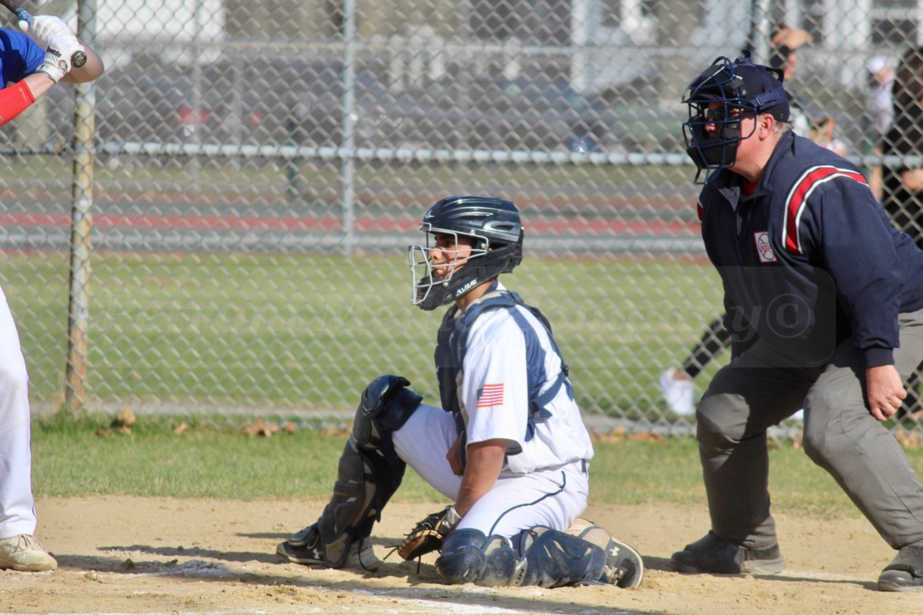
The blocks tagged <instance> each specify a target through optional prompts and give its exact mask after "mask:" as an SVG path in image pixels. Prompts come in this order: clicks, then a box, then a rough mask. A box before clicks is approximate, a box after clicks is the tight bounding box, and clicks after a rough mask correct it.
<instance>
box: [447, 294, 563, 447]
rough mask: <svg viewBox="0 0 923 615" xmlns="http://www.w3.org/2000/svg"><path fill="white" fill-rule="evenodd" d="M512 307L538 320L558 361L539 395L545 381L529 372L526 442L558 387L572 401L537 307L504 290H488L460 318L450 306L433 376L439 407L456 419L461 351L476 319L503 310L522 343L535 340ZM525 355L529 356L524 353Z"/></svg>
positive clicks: (530, 327)
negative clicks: (555, 371)
mask: <svg viewBox="0 0 923 615" xmlns="http://www.w3.org/2000/svg"><path fill="white" fill-rule="evenodd" d="M516 306H522V307H524V308H526V309H527V310H529V312H531V313H532V315H533V316H535V318H536V320H538V321H539V322H540V323H541V324H542V326H543V327H544V328H545V331H546V332H547V334H548V339H549V340H550V341H551V345H552V348H553V349H554V352H556V353H557V354H558V357H559V358H560V359H561V366H562V368H561V372H560V373H559V374H558V375H557V376H556V378H555V380H554V382H553V383H552V385H551V386H550V387H549V388H548V389H547V390H546V391H545V392H544V393H542V394H541V395H539V391H540V390H541V389H542V387H543V386H544V384H545V382H546V381H545V380H538V375H539V371H540V370H531V369H530V370H529V420H528V426H527V433H526V435H525V439H526V440H530V439H531V438H532V433H533V431H534V424H535V423H536V422H539V421H542V420H545V419H547V418H548V417H549V416H550V413H549V412H548V410H547V409H546V408H545V406H546V405H547V404H548V403H549V402H550V401H551V400H552V399H554V398H555V396H557V394H558V391H559V390H560V388H561V387H562V386H564V387H567V391H568V393H569V394H570V396H571V398H573V393H572V392H571V387H570V381H569V380H568V379H567V365H566V364H565V363H564V359H563V357H561V353H560V351H559V350H558V347H557V344H555V342H554V338H553V337H552V335H551V326H550V325H549V323H548V319H547V318H545V315H544V314H542V313H541V312H540V311H539V309H538V308H535V307H532V306H530V305H527V304H526V303H525V302H524V301H523V300H522V298H521V297H520V296H519V295H518V294H516V293H514V292H512V291H508V290H492V291H489V292H488V294H486V295H484V297H483V298H482V299H481V300H480V301H478V302H476V303H475V304H474V305H472V306H471V307H469V308H468V310H467V311H466V312H465V313H464V314H461V315H458V314H457V309H456V307H454V306H453V307H451V308H449V310H448V311H447V312H446V314H445V316H444V317H443V319H442V324H441V325H440V327H439V332H438V333H437V336H436V340H437V341H436V351H435V356H434V359H435V363H436V377H437V379H438V380H439V395H440V398H441V400H442V408H443V410H446V411H448V412H452V413H453V414H455V415H456V416H459V415H460V414H461V407H460V403H459V401H458V384H459V382H460V381H461V378H462V366H463V365H464V359H465V352H466V350H467V348H466V346H467V341H468V332H469V330H470V329H471V326H472V325H473V324H474V322H475V320H477V318H478V316H480V315H481V314H482V313H484V312H485V311H487V310H495V309H507V310H510V313H511V314H512V316H513V320H514V321H515V322H516V324H517V325H518V326H519V328H520V329H522V331H523V334H524V335H525V339H526V343H527V344H528V343H529V342H530V340H534V339H535V331H534V329H533V325H532V324H531V323H530V322H529V321H528V320H527V319H526V318H525V317H523V316H522V315H521V314H520V313H519V311H518V310H517V309H516ZM526 353H527V355H529V354H531V353H529V351H528V348H527V350H526Z"/></svg>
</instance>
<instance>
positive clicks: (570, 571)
mask: <svg viewBox="0 0 923 615" xmlns="http://www.w3.org/2000/svg"><path fill="white" fill-rule="evenodd" d="M522 551H523V553H524V554H525V558H526V570H525V575H524V577H523V580H522V584H523V585H539V586H541V587H561V586H564V585H588V584H596V583H599V581H600V579H601V578H602V577H603V576H604V574H605V570H606V552H605V551H603V549H602V548H600V547H598V546H596V545H594V544H591V543H590V542H588V541H586V540H584V539H582V538H579V537H577V536H571V535H570V534H565V533H564V532H559V531H558V530H553V529H551V528H547V527H542V526H537V527H533V528H531V529H529V530H527V531H526V532H525V533H524V536H523V543H522Z"/></svg>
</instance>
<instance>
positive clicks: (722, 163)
mask: <svg viewBox="0 0 923 615" xmlns="http://www.w3.org/2000/svg"><path fill="white" fill-rule="evenodd" d="M783 79H784V77H783V74H782V71H781V70H779V69H776V68H770V67H768V66H762V65H760V64H753V63H752V62H750V60H748V59H746V58H737V59H736V60H733V61H732V60H730V59H728V58H726V57H720V58H718V59H716V60H715V61H714V62H713V63H712V64H711V66H709V67H708V68H707V69H705V71H704V72H702V74H701V75H699V76H698V77H696V78H695V79H693V81H692V83H690V84H689V86H688V87H687V88H686V91H685V93H684V94H683V100H682V102H684V103H685V104H687V105H689V119H688V120H687V121H686V122H685V123H683V138H684V139H685V140H686V153H687V154H689V157H690V158H692V160H693V161H694V162H695V164H696V166H697V167H698V172H697V173H696V180H698V177H699V174H700V173H701V172H702V171H703V170H704V171H706V172H707V173H709V174H710V173H711V172H713V171H715V170H717V169H721V168H726V167H729V166H731V165H733V164H734V162H735V160H736V158H737V145H738V144H739V143H740V141H741V140H742V139H746V138H748V137H749V136H750V135H752V134H753V133H752V132H751V133H750V134H748V135H741V134H740V118H741V117H743V116H753V115H756V114H760V113H771V114H772V116H773V117H775V118H776V121H779V122H787V121H788V116H789V103H788V101H789V96H788V94H787V93H786V91H785V88H784V87H783V85H782V80H783ZM707 124H711V125H713V126H714V131H711V132H710V131H707V130H706V128H705V126H706V125H707ZM755 129H756V126H755V125H754V130H755Z"/></svg>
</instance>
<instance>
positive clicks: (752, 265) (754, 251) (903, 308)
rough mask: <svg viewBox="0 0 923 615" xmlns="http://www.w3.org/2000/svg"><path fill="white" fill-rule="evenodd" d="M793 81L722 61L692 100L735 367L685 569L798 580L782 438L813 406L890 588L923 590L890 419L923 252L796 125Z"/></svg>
mask: <svg viewBox="0 0 923 615" xmlns="http://www.w3.org/2000/svg"><path fill="white" fill-rule="evenodd" d="M782 80H783V76H782V74H781V72H780V71H777V70H774V69H771V68H768V67H765V66H759V65H755V64H752V63H750V62H749V61H748V60H746V59H743V58H739V59H737V60H733V61H732V60H730V59H729V58H723V57H722V58H718V59H717V60H715V62H714V63H713V64H712V65H711V66H709V67H708V68H707V69H706V70H705V71H704V72H702V74H701V75H699V76H698V77H696V79H695V80H693V81H692V83H691V84H690V85H689V87H688V88H687V90H686V93H685V95H684V97H683V102H684V103H686V104H687V105H688V106H689V120H688V121H687V122H685V123H684V125H683V132H684V136H685V139H686V146H687V152H688V154H689V155H690V157H691V158H692V159H693V160H694V161H695V163H696V165H697V167H698V170H699V173H698V174H697V176H696V178H697V180H698V177H699V175H701V174H702V173H704V174H705V181H704V186H703V188H702V191H701V194H700V197H699V203H698V206H699V211H700V216H701V220H702V237H703V239H704V242H705V247H706V250H707V252H708V256H709V258H710V259H711V261H712V263H713V264H714V265H715V267H716V268H717V269H718V272H719V274H720V275H721V278H722V282H723V285H724V293H725V294H724V302H725V307H726V309H727V313H728V316H727V317H726V323H725V324H726V325H727V327H728V330H729V331H730V332H731V333H732V335H733V345H732V355H731V361H730V363H729V364H728V365H727V366H725V367H724V368H723V369H721V370H720V371H719V372H718V373H717V374H716V375H715V377H714V379H713V380H712V382H711V384H710V385H709V387H708V390H707V391H706V392H705V395H704V396H703V397H702V400H701V402H700V403H699V406H698V409H697V411H696V419H697V425H698V432H697V437H698V441H699V453H700V457H701V462H702V469H703V474H704V479H705V489H706V492H707V496H708V506H709V511H710V514H711V525H712V527H711V531H709V532H708V534H707V535H706V536H704V537H703V538H701V539H700V540H698V541H696V542H694V543H692V544H690V545H688V546H686V548H685V549H683V550H682V551H679V552H677V553H674V554H673V557H672V561H673V564H674V566H675V567H676V569H677V570H679V571H680V572H711V573H741V572H751V573H764V574H767V573H769V574H771V573H777V572H780V571H781V570H782V569H783V567H784V562H783V559H782V556H781V553H780V551H779V545H778V541H777V538H776V532H775V524H774V521H773V518H772V515H771V514H770V510H769V491H768V486H767V483H768V474H769V462H768V455H767V446H766V430H767V428H768V427H769V426H770V425H773V424H775V423H778V422H779V421H781V420H783V419H785V418H786V417H788V416H790V415H792V414H793V413H794V412H796V411H797V410H798V409H799V408H801V407H802V406H803V407H804V416H805V428H804V448H805V451H806V452H807V454H808V455H809V456H810V457H811V459H812V460H813V461H814V462H815V463H816V464H818V465H819V466H821V467H822V468H824V469H825V470H827V471H828V472H829V473H830V474H831V475H832V476H833V477H834V478H835V479H836V481H837V482H838V483H839V484H840V486H841V487H842V488H843V490H844V491H845V492H846V493H847V494H848V495H849V497H850V498H851V499H852V501H853V502H854V503H855V504H856V506H858V507H859V509H860V510H861V511H862V513H863V514H864V515H865V516H866V517H867V518H868V520H869V521H871V523H872V525H874V526H875V529H877V530H878V532H879V533H880V534H881V536H882V537H883V538H884V539H885V540H886V541H887V542H888V544H890V545H891V546H892V547H893V548H895V549H897V550H898V553H897V556H896V557H895V558H894V560H893V561H892V562H891V563H890V564H888V566H886V567H885V569H884V570H883V571H882V573H881V575H880V576H879V578H878V588H879V589H881V590H883V591H906V590H915V589H921V588H923V487H921V485H920V482H919V480H918V478H917V476H916V475H915V473H914V471H913V469H912V468H911V466H910V464H909V463H908V461H907V458H906V456H905V455H904V453H903V451H902V450H901V448H900V446H899V445H898V443H897V441H896V440H895V439H894V437H893V436H892V435H891V434H890V433H889V432H888V430H887V429H885V428H884V427H883V426H882V424H881V423H882V422H883V421H886V420H888V419H889V418H890V417H891V416H892V415H893V414H894V413H895V411H896V410H897V409H898V408H899V407H900V406H901V402H902V400H903V399H904V397H905V396H906V392H905V390H904V388H903V385H902V380H901V377H902V376H907V375H908V374H909V373H910V372H911V371H912V370H913V368H914V367H916V366H917V365H918V364H919V363H920V361H921V359H923V251H921V250H920V248H918V247H917V246H916V245H915V244H914V242H913V241H912V240H911V239H910V238H909V237H908V236H906V235H904V234H902V233H900V232H898V231H897V230H896V229H895V228H894V227H893V226H892V225H891V223H890V222H889V221H888V219H887V217H886V215H885V213H884V211H883V210H882V208H881V206H880V204H879V203H878V202H877V201H876V199H875V197H874V196H873V195H872V193H871V191H870V190H869V187H868V184H867V181H866V179H865V177H863V175H862V174H861V173H860V172H859V171H858V170H857V169H856V167H855V166H854V165H852V164H851V163H850V162H848V161H847V160H845V159H843V158H841V157H839V156H837V155H836V154H834V153H832V152H830V151H829V150H827V149H825V148H822V147H820V146H817V145H815V144H814V143H812V142H811V141H809V140H808V139H805V138H802V137H799V136H797V135H795V134H794V133H793V132H792V131H791V128H790V125H789V123H788V122H789V97H788V95H787V94H786V92H785V90H784V87H783V84H782Z"/></svg>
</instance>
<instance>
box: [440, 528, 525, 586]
mask: <svg viewBox="0 0 923 615" xmlns="http://www.w3.org/2000/svg"><path fill="white" fill-rule="evenodd" d="M524 568H525V560H524V559H522V558H520V557H519V556H518V555H517V554H516V551H515V550H514V549H513V546H512V544H511V543H510V540H509V538H506V537H505V536H496V535H494V536H490V537H487V536H485V535H484V532H482V531H480V530H475V529H471V528H467V529H462V530H455V531H453V532H451V533H450V534H449V535H448V536H447V537H446V539H445V541H444V542H443V543H442V551H441V554H440V555H439V557H438V558H437V559H436V571H437V572H438V573H439V576H441V577H442V579H443V580H444V581H445V582H446V583H477V584H478V585H490V586H496V585H519V584H520V583H521V581H522V573H523V571H524Z"/></svg>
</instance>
